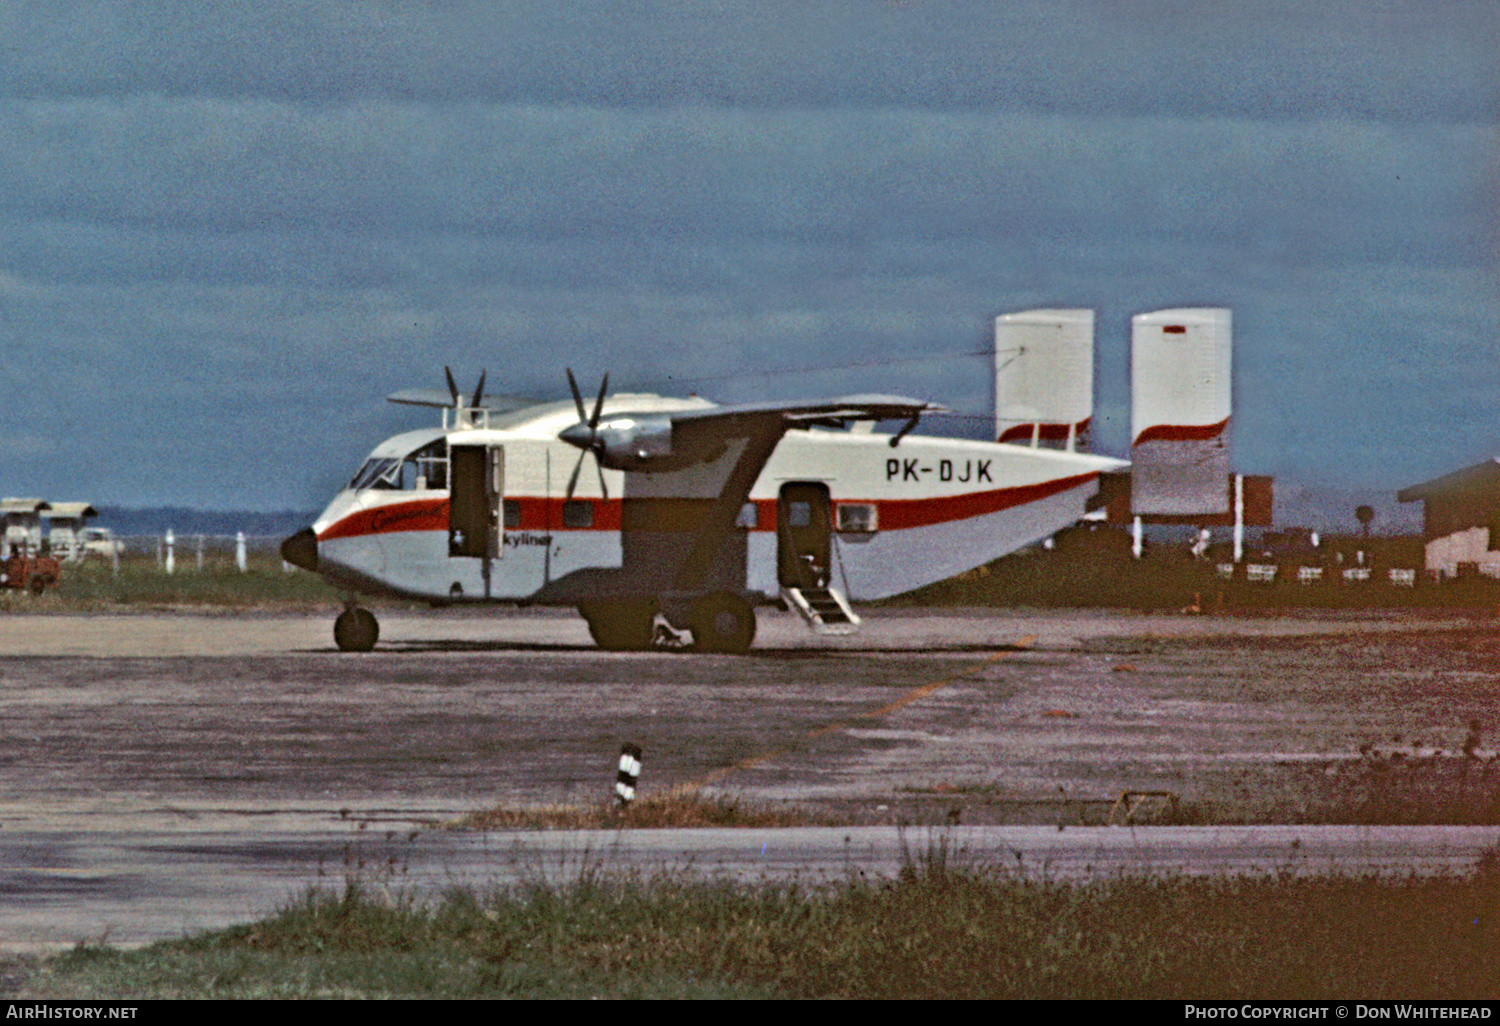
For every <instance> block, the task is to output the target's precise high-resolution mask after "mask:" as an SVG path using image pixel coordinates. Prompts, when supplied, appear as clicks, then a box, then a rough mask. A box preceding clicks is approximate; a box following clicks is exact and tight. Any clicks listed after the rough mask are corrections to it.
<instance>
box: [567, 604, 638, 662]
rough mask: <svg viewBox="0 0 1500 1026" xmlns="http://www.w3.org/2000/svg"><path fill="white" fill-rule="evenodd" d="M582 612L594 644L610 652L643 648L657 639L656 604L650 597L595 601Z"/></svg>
mask: <svg viewBox="0 0 1500 1026" xmlns="http://www.w3.org/2000/svg"><path fill="white" fill-rule="evenodd" d="M578 612H579V613H581V614H582V615H583V618H584V619H585V620H587V621H588V625H589V636H590V637H592V638H593V639H594V644H596V645H598V646H599V647H600V648H602V649H605V650H606V651H609V652H642V651H645V650H646V649H648V648H650V647H651V645H652V642H654V641H655V640H656V606H655V604H653V603H651V602H649V601H630V602H591V603H589V604H588V605H585V606H579V607H578Z"/></svg>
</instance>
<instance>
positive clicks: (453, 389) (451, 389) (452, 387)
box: [443, 365, 458, 406]
mask: <svg viewBox="0 0 1500 1026" xmlns="http://www.w3.org/2000/svg"><path fill="white" fill-rule="evenodd" d="M443 373H444V374H445V375H446V376H447V378H448V394H449V395H451V396H452V397H453V405H454V406H457V405H458V385H456V384H455V383H454V381H453V372H452V371H451V370H449V369H448V368H447V366H446V365H445V366H444V367H443Z"/></svg>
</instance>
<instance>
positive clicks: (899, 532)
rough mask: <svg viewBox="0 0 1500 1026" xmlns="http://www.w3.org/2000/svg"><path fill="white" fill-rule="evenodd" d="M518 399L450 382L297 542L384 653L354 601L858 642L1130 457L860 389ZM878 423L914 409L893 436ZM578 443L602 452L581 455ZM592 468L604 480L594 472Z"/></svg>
mask: <svg viewBox="0 0 1500 1026" xmlns="http://www.w3.org/2000/svg"><path fill="white" fill-rule="evenodd" d="M568 382H569V386H570V387H571V389H572V399H571V401H570V400H567V399H564V400H562V401H560V402H552V403H542V404H534V405H529V406H525V407H523V408H516V404H515V403H514V402H507V401H503V400H500V399H499V398H497V397H487V396H486V395H485V394H484V378H483V376H481V378H480V382H479V388H478V389H477V390H476V391H475V392H474V394H473V396H472V398H470V397H467V396H464V395H460V393H459V391H458V389H457V388H456V387H455V386H454V382H453V376H452V374H451V373H449V374H448V394H447V395H443V394H442V393H440V392H432V391H427V392H422V391H416V392H404V393H397V394H396V395H393V396H390V397H389V398H390V400H391V401H393V402H405V403H413V404H418V405H425V406H433V407H439V408H441V409H442V410H443V413H442V417H441V424H440V426H438V427H433V428H430V429H427V430H419V431H411V432H407V433H405V434H400V435H397V436H395V437H393V438H391V439H388V440H387V441H385V442H383V443H382V444H381V445H379V446H377V447H376V448H375V450H374V451H373V452H372V453H370V455H369V458H368V459H367V460H366V461H365V462H364V464H363V465H362V466H360V468H359V470H358V472H357V473H356V474H355V475H354V478H353V480H351V481H350V483H349V485H348V487H347V488H345V489H343V490H342V491H340V492H339V493H338V494H337V495H336V496H334V498H333V500H332V502H330V503H329V505H328V508H327V509H325V510H324V511H323V513H322V515H321V516H319V517H318V518H317V521H316V522H315V523H314V524H313V525H312V526H311V527H309V528H306V529H304V530H302V531H300V532H298V533H297V534H295V535H293V536H291V537H290V538H288V539H286V541H285V542H283V544H282V549H281V551H282V555H283V557H284V558H285V559H286V560H287V561H288V562H289V563H292V564H294V565H296V566H300V567H304V568H306V569H308V570H312V571H315V572H317V573H319V574H321V575H322V576H323V577H325V578H326V579H328V580H329V581H330V582H331V583H333V584H334V585H335V586H337V587H339V588H342V589H344V590H345V591H346V593H347V595H348V597H347V598H346V602H345V610H344V612H343V613H342V614H341V615H340V616H339V617H338V619H337V621H336V622H335V624H334V638H335V641H336V642H337V644H338V646H339V648H341V649H344V650H355V651H367V650H369V649H370V648H372V647H373V646H374V645H375V643H376V641H377V639H378V635H379V625H378V624H377V622H376V620H375V617H374V616H373V614H371V613H370V612H369V611H368V610H367V609H364V608H362V607H360V606H359V605H357V604H356V600H355V598H354V595H355V594H370V595H389V596H399V597H404V598H409V599H418V600H423V601H428V602H432V603H434V604H445V603H484V602H503V603H512V604H519V605H551V606H574V607H576V608H577V609H578V611H579V612H580V613H581V614H582V615H583V617H584V619H585V620H587V622H588V627H589V631H590V633H591V635H592V636H593V638H594V640H595V641H596V642H597V643H598V644H599V645H600V646H601V647H603V648H605V649H613V650H635V649H647V648H652V647H656V646H661V647H692V648H694V649H696V650H699V651H713V652H743V651H745V650H746V649H748V648H749V647H750V645H751V643H752V641H753V639H754V637H755V626H756V620H755V615H756V614H755V607H756V606H759V605H765V604H772V603H776V604H781V605H783V606H784V607H786V608H789V609H794V610H796V611H797V612H799V613H800V614H801V615H802V617H803V618H804V619H805V620H806V621H807V622H808V624H809V626H810V627H811V628H812V629H813V630H815V631H818V632H820V633H848V632H851V631H853V630H855V629H856V628H857V626H858V624H859V618H858V617H857V615H856V614H855V613H854V612H853V610H852V609H851V608H850V605H849V602H850V600H861V599H864V600H868V599H878V598H883V597H887V596H891V595H897V594H900V593H902V592H906V591H910V590H912V589H915V588H919V587H921V586H923V585H926V584H930V583H932V582H935V581H939V580H942V579H944V578H947V577H951V576H953V575H954V574H957V573H960V572H962V571H965V570H969V569H972V568H974V567H977V566H981V565H983V564H985V563H987V562H989V561H990V560H993V559H996V558H998V557H1000V556H1003V555H1005V554H1006V553H1009V552H1012V551H1014V550H1016V549H1018V548H1020V547H1022V546H1024V545H1027V544H1030V543H1032V542H1035V541H1038V540H1040V539H1042V538H1045V537H1047V536H1049V535H1051V534H1053V533H1054V532H1056V531H1058V530H1059V529H1061V528H1063V527H1066V526H1067V525H1069V524H1072V523H1074V522H1075V521H1077V520H1078V519H1080V518H1081V517H1082V516H1083V515H1084V513H1085V504H1086V502H1087V500H1088V499H1089V497H1090V496H1092V495H1093V494H1094V493H1095V491H1096V488H1097V479H1098V476H1099V474H1100V473H1102V472H1105V471H1110V470H1115V469H1118V468H1121V467H1123V466H1126V464H1125V462H1124V461H1121V460H1117V459H1112V458H1109V457H1103V456H1095V455H1087V454H1083V453H1079V452H1073V451H1064V450H1060V449H1051V448H1043V447H1027V446H1024V445H1015V444H1001V443H996V442H986V441H972V440H965V439H956V438H943V437H933V436H925V435H916V434H912V433H911V432H912V430H913V429H914V428H915V427H916V425H917V423H918V420H919V419H920V418H921V417H922V416H923V415H924V414H926V413H930V412H935V411H938V410H940V409H941V408H940V407H937V406H935V405H933V404H930V403H927V402H924V401H922V400H919V399H908V398H903V397H899V396H886V395H849V396H841V397H837V398H832V399H822V400H811V401H805V400H795V401H789V402H768V403H755V404H741V405H716V404H714V403H712V402H709V401H707V400H704V399H701V398H696V397H690V398H667V397H663V396H658V395H649V394H617V395H608V394H607V389H608V384H609V379H608V376H607V375H606V377H605V379H604V383H603V386H602V387H601V388H600V389H599V394H598V398H597V399H595V400H594V403H593V405H592V408H590V407H589V406H588V405H586V404H585V401H584V398H583V396H582V395H581V394H580V392H579V389H578V385H577V383H576V382H575V380H574V378H573V375H572V372H571V371H569V373H568ZM879 422H899V429H898V430H896V431H894V432H893V433H878V432H877V431H876V430H875V429H876V427H877V425H878V423H879ZM578 450H582V451H581V452H579V451H578ZM585 462H593V463H594V465H595V466H594V473H592V474H590V473H583V472H582V471H583V464H584V463H585Z"/></svg>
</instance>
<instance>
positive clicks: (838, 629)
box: [781, 587, 859, 634]
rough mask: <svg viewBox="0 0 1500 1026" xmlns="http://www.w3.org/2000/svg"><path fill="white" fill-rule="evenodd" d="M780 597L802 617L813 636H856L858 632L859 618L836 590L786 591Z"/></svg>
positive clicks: (846, 600)
mask: <svg viewBox="0 0 1500 1026" xmlns="http://www.w3.org/2000/svg"><path fill="white" fill-rule="evenodd" d="M781 597H782V599H783V600H784V601H785V602H786V604H787V606H788V607H790V608H792V609H795V610H796V611H797V612H798V613H800V614H802V619H804V620H806V621H807V626H808V627H810V628H811V629H812V632H813V633H814V634H853V633H855V632H856V631H858V630H859V617H858V616H857V615H855V612H854V610H853V609H850V608H849V600H848V599H846V598H844V596H843V595H840V594H839V592H838V590H837V589H835V588H831V587H822V588H791V587H783V588H782V589H781Z"/></svg>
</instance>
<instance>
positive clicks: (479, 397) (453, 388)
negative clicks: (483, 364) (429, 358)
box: [443, 364, 489, 409]
mask: <svg viewBox="0 0 1500 1026" xmlns="http://www.w3.org/2000/svg"><path fill="white" fill-rule="evenodd" d="M488 373H489V372H488V371H484V370H481V371H480V372H479V387H478V388H476V389H474V398H473V399H470V400H469V406H471V407H478V405H479V404H480V403H481V402H483V401H484V376H485V375H486V374H488ZM443 376H444V377H445V378H447V379H448V394H449V395H451V396H452V397H453V408H454V409H459V408H460V407H461V406H463V400H461V399H460V398H459V396H458V385H457V384H456V383H455V382H454V380H453V372H452V371H451V370H449V369H448V367H447V365H446V364H445V365H444V366H443Z"/></svg>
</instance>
